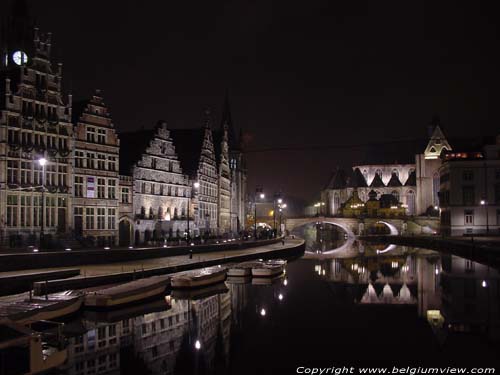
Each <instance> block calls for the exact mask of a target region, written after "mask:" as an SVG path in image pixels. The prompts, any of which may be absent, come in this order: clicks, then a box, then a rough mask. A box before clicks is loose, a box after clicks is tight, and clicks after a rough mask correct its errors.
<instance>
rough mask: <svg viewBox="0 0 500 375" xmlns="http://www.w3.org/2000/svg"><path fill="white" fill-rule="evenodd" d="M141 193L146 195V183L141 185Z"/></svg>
mask: <svg viewBox="0 0 500 375" xmlns="http://www.w3.org/2000/svg"><path fill="white" fill-rule="evenodd" d="M141 193H143V194H146V183H145V182H142V183H141Z"/></svg>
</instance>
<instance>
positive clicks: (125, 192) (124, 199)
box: [122, 188, 130, 203]
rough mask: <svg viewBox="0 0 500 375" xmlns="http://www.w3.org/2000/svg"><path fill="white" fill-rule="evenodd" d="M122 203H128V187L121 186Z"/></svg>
mask: <svg viewBox="0 0 500 375" xmlns="http://www.w3.org/2000/svg"><path fill="white" fill-rule="evenodd" d="M122 203H130V191H129V188H122Z"/></svg>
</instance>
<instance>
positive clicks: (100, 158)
mask: <svg viewBox="0 0 500 375" xmlns="http://www.w3.org/2000/svg"><path fill="white" fill-rule="evenodd" d="M97 169H99V170H100V171H104V170H106V155H103V154H99V155H97Z"/></svg>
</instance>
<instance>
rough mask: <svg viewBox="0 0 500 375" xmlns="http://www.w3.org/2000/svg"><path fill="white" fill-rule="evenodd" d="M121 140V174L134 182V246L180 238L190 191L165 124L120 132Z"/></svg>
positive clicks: (161, 122) (184, 228)
mask: <svg viewBox="0 0 500 375" xmlns="http://www.w3.org/2000/svg"><path fill="white" fill-rule="evenodd" d="M120 139H121V141H122V146H121V149H120V160H121V162H122V164H121V166H122V168H121V172H122V175H126V174H129V173H130V174H131V176H132V179H133V191H132V195H133V212H134V217H135V224H134V243H135V244H137V245H138V244H143V243H146V244H147V243H150V242H154V241H158V240H160V239H161V238H168V237H182V236H183V234H184V231H185V230H186V226H187V208H188V199H190V196H191V190H190V189H189V183H188V178H187V176H186V175H185V174H184V173H183V170H182V168H181V164H180V161H179V159H178V157H177V153H176V150H175V147H174V144H173V141H172V138H171V137H170V131H169V130H168V129H167V124H166V123H165V122H164V121H160V122H159V123H158V124H157V125H156V127H155V128H154V129H152V130H141V131H137V132H131V133H122V134H120ZM191 216H192V214H191Z"/></svg>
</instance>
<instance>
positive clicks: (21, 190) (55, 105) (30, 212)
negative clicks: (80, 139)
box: [0, 16, 74, 246]
mask: <svg viewBox="0 0 500 375" xmlns="http://www.w3.org/2000/svg"><path fill="white" fill-rule="evenodd" d="M4 26H5V28H6V29H7V33H6V34H4V35H3V36H2V37H3V39H2V48H1V52H2V59H1V70H0V78H1V79H0V80H1V84H0V96H1V99H0V109H1V117H0V210H1V211H0V233H1V245H4V246H7V245H10V246H16V245H19V244H20V243H24V244H35V243H38V241H40V238H41V237H44V239H45V241H48V242H51V241H52V240H53V239H54V238H55V237H56V235H59V236H60V237H64V236H65V235H66V234H67V233H68V231H69V228H71V227H72V215H71V214H70V213H71V202H72V199H71V198H72V188H71V182H72V179H73V166H72V158H73V149H74V147H73V146H74V144H73V125H72V123H71V107H72V103H71V96H70V95H68V96H65V95H64V94H63V91H62V87H61V83H62V64H57V65H54V64H52V62H51V56H50V54H51V49H52V42H51V34H50V33H48V34H45V35H43V34H42V33H40V32H39V30H38V29H36V28H33V27H32V25H31V24H29V23H28V22H27V20H25V19H18V18H16V17H15V16H14V17H11V18H9V19H8V21H7V22H6V25H4ZM42 164H44V165H42Z"/></svg>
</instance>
